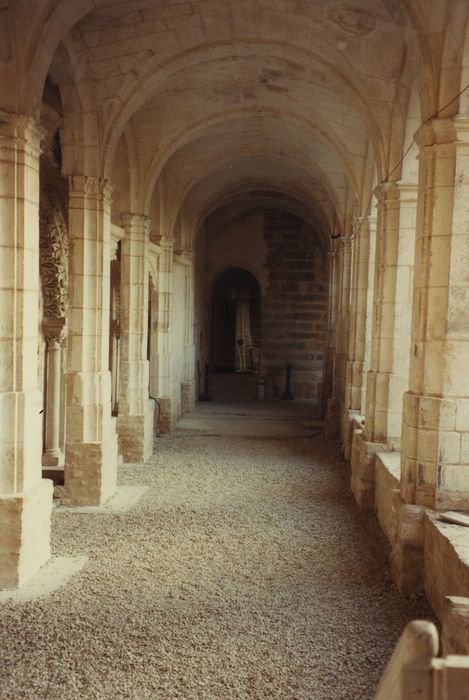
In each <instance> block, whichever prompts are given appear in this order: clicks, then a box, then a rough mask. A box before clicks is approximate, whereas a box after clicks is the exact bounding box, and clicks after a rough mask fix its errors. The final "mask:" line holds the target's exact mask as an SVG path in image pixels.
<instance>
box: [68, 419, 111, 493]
mask: <svg viewBox="0 0 469 700" xmlns="http://www.w3.org/2000/svg"><path fill="white" fill-rule="evenodd" d="M116 482H117V435H116V433H115V432H113V433H112V434H111V435H110V436H109V437H108V439H107V440H106V441H105V442H98V443H68V444H67V446H66V451H65V491H66V493H67V499H68V502H69V503H70V505H73V506H100V505H102V504H103V503H105V502H106V501H107V500H108V499H109V498H111V496H112V495H113V494H114V492H115V490H116Z"/></svg>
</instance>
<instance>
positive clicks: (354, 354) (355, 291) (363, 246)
mask: <svg viewBox="0 0 469 700" xmlns="http://www.w3.org/2000/svg"><path fill="white" fill-rule="evenodd" d="M357 225H358V226H359V231H358V235H357V238H356V245H355V255H354V275H353V283H352V301H351V314H350V337H349V360H348V363H347V377H348V383H347V391H346V408H347V410H350V411H356V412H360V411H361V410H362V409H363V408H364V406H362V388H363V384H364V381H365V375H364V370H365V349H366V325H367V311H368V309H367V287H368V278H369V274H368V268H369V261H370V221H369V218H368V217H366V218H365V219H363V222H362V219H361V218H360V219H359V221H358V223H357Z"/></svg>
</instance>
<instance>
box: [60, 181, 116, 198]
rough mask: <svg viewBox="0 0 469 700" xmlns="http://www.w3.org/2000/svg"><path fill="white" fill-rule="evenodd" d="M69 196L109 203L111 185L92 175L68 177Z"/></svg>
mask: <svg viewBox="0 0 469 700" xmlns="http://www.w3.org/2000/svg"><path fill="white" fill-rule="evenodd" d="M68 183H69V188H70V189H69V195H70V197H73V196H79V197H80V196H81V197H86V198H87V199H97V200H101V201H104V202H106V203H110V202H111V195H112V185H111V183H110V181H109V180H108V179H107V178H104V177H95V176H94V175H77V174H75V175H69V179H68Z"/></svg>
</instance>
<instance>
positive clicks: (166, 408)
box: [158, 399, 177, 433]
mask: <svg viewBox="0 0 469 700" xmlns="http://www.w3.org/2000/svg"><path fill="white" fill-rule="evenodd" d="M158 404H159V410H160V414H159V417H158V432H159V433H171V432H172V431H173V430H174V429H175V428H176V423H177V415H176V411H175V406H174V402H173V401H172V399H158Z"/></svg>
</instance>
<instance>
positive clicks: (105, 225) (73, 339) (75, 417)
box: [65, 175, 117, 505]
mask: <svg viewBox="0 0 469 700" xmlns="http://www.w3.org/2000/svg"><path fill="white" fill-rule="evenodd" d="M110 228H111V227H110V187H109V185H108V184H107V182H106V181H103V180H100V179H98V178H94V177H87V176H81V175H78V176H73V177H71V178H70V190H69V235H70V280H69V284H70V287H69V290H70V291H69V294H70V318H69V334H68V353H67V358H68V370H67V434H66V448H65V488H66V491H67V493H68V496H69V499H70V502H71V503H72V504H73V505H99V504H101V503H103V502H105V501H106V500H107V499H109V498H110V496H112V494H113V493H114V491H115V488H116V470H117V434H116V421H115V418H112V416H111V373H110V371H109V299H110V246H111V231H110Z"/></svg>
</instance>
